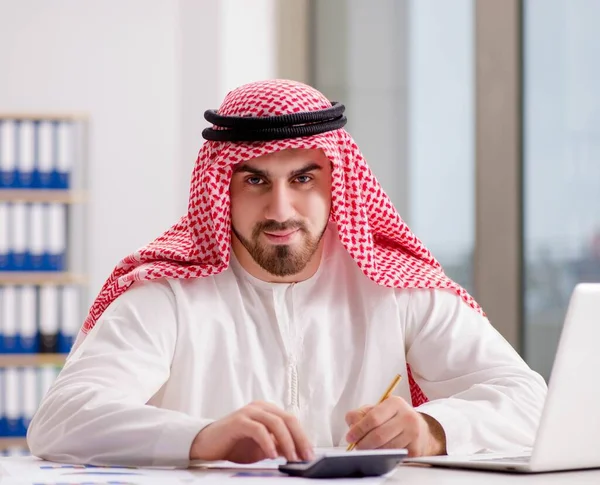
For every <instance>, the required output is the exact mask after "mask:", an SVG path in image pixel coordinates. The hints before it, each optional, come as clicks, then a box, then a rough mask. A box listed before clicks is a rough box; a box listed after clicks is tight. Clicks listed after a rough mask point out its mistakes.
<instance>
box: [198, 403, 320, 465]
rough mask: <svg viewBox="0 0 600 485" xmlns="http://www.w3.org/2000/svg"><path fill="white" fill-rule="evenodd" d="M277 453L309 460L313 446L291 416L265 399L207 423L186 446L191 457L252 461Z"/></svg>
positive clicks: (296, 420)
mask: <svg viewBox="0 0 600 485" xmlns="http://www.w3.org/2000/svg"><path fill="white" fill-rule="evenodd" d="M278 456H284V457H285V458H286V459H287V460H288V461H301V460H311V459H313V458H314V455H313V447H312V445H311V443H310V441H309V440H308V438H307V437H306V435H305V433H304V431H303V430H302V427H301V426H300V423H299V421H298V419H296V417H295V416H293V415H292V414H289V413H286V412H285V411H283V410H281V409H279V408H278V407H277V406H275V405H274V404H271V403H266V402H254V403H251V404H248V405H247V406H244V407H243V408H241V409H239V410H237V411H235V412H234V413H231V414H229V415H228V416H225V417H224V418H222V419H220V420H218V421H215V422H214V423H211V424H209V425H208V426H206V427H205V428H204V429H203V430H202V431H200V432H199V433H198V434H197V435H196V438H194V441H193V443H192V446H191V448H190V459H191V460H209V461H213V460H227V461H232V462H235V463H254V462H256V461H259V460H264V459H266V458H276V457H278Z"/></svg>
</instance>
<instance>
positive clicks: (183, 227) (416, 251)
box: [82, 80, 482, 406]
mask: <svg viewBox="0 0 600 485" xmlns="http://www.w3.org/2000/svg"><path fill="white" fill-rule="evenodd" d="M330 106H331V103H330V102H329V101H328V100H327V99H326V98H325V97H324V96H323V95H322V94H321V93H320V92H318V91H317V90H315V89H313V88H311V87H309V86H306V85H305V84H301V83H298V82H293V81H286V80H270V81H263V82H255V83H251V84H247V85H244V86H241V87H240V88H238V89H235V90H234V91H232V92H230V93H229V94H228V95H227V96H226V98H225V100H224V102H223V104H222V105H221V107H220V108H219V111H218V112H219V114H222V115H230V116H276V115H282V114H290V113H298V112H304V111H314V110H321V109H324V108H327V107H330ZM286 148H311V149H322V150H323V151H324V153H325V154H326V155H327V157H328V158H329V159H330V160H331V162H332V165H333V169H332V186H331V206H332V209H331V216H330V219H331V221H333V222H334V223H335V224H336V225H337V228H338V232H339V237H340V240H341V243H342V244H343V246H344V247H345V248H346V250H347V251H348V252H349V253H350V255H351V256H352V258H353V259H354V261H356V264H357V265H358V267H359V268H360V269H361V270H362V272H363V273H364V274H365V276H366V277H368V278H370V279H371V280H372V281H374V282H376V283H378V284H380V285H384V286H387V287H393V288H447V289H451V290H453V291H455V292H456V293H457V294H458V295H460V296H461V297H462V298H463V299H464V301H465V302H466V303H467V304H468V305H470V306H471V307H472V308H473V309H474V310H476V311H478V312H481V311H482V310H481V308H480V307H479V305H478V304H477V303H476V302H475V301H474V300H473V298H472V297H471V296H470V295H469V294H468V293H467V292H466V291H465V290H464V289H463V288H461V287H460V286H459V285H458V284H456V283H455V282H453V281H452V280H450V279H449V278H448V277H447V276H446V275H445V274H444V272H443V270H442V268H441V266H440V264H439V263H438V262H437V261H436V260H435V258H434V257H433V256H432V255H431V253H430V252H429V251H428V249H427V248H426V247H425V246H424V245H423V244H422V243H421V241H420V240H419V239H418V238H417V237H416V236H415V235H414V234H413V233H412V232H411V230H410V229H409V228H408V227H407V226H406V224H405V223H404V222H403V221H402V219H401V218H400V216H399V214H398V213H397V211H396V210H395V208H394V207H393V206H392V204H391V202H390V200H389V198H388V196H387V195H386V194H385V193H384V191H383V190H382V188H381V186H380V185H379V183H378V182H377V180H376V179H375V177H374V175H373V173H372V172H371V170H370V168H369V167H368V165H367V163H366V161H365V159H364V158H363V156H362V154H361V153H360V150H359V149H358V146H357V145H356V143H355V142H354V140H353V139H352V137H351V136H350V135H349V134H348V132H346V130H344V129H338V130H335V131H331V132H327V133H323V134H319V135H314V136H310V137H303V138H292V139H285V140H278V141H267V142H243V143H232V142H217V141H207V142H205V143H204V145H203V146H202V148H201V149H200V153H199V155H198V159H197V161H196V164H195V167H194V170H193V174H192V180H191V187H190V196H189V204H188V212H187V215H185V216H184V217H182V218H181V219H180V220H179V222H177V224H175V225H174V226H173V227H171V228H170V229H169V230H168V231H167V232H166V233H164V234H163V235H162V236H160V237H159V238H157V239H156V240H154V241H153V242H151V243H150V244H148V245H147V246H145V247H143V248H141V249H139V250H138V251H136V252H135V253H133V254H131V255H129V256H127V257H125V258H124V259H122V260H121V261H120V262H119V263H118V265H117V266H116V268H115V269H114V271H113V273H112V274H111V275H110V277H109V278H108V280H107V281H106V282H105V284H104V286H103V287H102V289H101V291H100V293H99V295H98V296H97V298H96V300H95V302H94V303H93V305H92V307H91V309H90V312H89V315H88V317H87V318H86V320H85V322H84V325H83V327H82V331H83V332H84V333H87V332H89V330H90V329H91V328H92V327H93V326H94V324H95V323H96V321H97V320H98V318H99V317H100V316H101V315H102V313H103V312H104V310H105V309H106V308H107V307H108V305H109V304H110V303H111V302H112V301H113V300H114V299H115V298H117V297H118V296H119V295H120V294H121V293H123V292H124V291H126V290H127V288H128V287H129V286H130V285H131V284H132V283H133V282H134V281H139V280H153V279H156V278H202V277H205V276H211V275H215V274H218V273H220V272H221V271H223V270H224V269H226V268H227V267H228V265H229V252H230V237H231V234H230V212H229V181H230V179H231V175H232V171H233V166H234V165H235V164H237V163H240V162H242V161H244V160H248V159H250V158H254V157H257V156H260V155H264V154H266V153H271V152H274V151H277V150H282V149H286ZM408 377H409V381H410V387H411V394H412V401H413V405H415V406H417V405H419V404H421V403H423V402H426V400H427V398H426V397H425V396H424V394H423V392H422V391H421V389H420V388H419V387H418V386H417V384H416V383H415V381H414V380H413V378H412V374H411V372H410V368H409V369H408Z"/></svg>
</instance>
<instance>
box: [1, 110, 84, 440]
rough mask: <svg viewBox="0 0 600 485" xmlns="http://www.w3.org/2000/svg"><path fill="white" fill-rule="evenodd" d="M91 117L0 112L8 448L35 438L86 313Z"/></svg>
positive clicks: (3, 379)
mask: <svg viewBox="0 0 600 485" xmlns="http://www.w3.org/2000/svg"><path fill="white" fill-rule="evenodd" d="M88 123H89V120H88V117H87V115H86V114H83V113H18V112H13V113H2V112H0V450H2V449H7V448H12V447H25V446H26V443H25V438H24V436H25V432H26V429H27V425H28V422H29V420H30V419H31V417H32V415H33V413H34V412H35V410H36V409H37V406H38V405H39V401H40V400H41V398H42V396H43V395H44V394H45V392H46V391H47V389H48V387H49V386H50V385H51V384H52V382H53V381H54V379H55V378H56V376H57V374H58V372H59V371H60V369H61V367H62V365H63V364H64V361H65V359H66V355H67V353H68V351H69V350H70V347H71V345H72V343H73V339H74V337H75V336H76V333H77V331H78V330H79V326H80V325H81V323H82V322H83V320H84V317H85V306H84V305H85V302H86V300H87V295H86V291H87V280H88V278H87V251H88V250H87V232H88V231H87V219H88V217H87V214H88V210H87V201H88V197H87V192H86V191H87V131H88Z"/></svg>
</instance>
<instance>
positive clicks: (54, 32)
mask: <svg viewBox="0 0 600 485" xmlns="http://www.w3.org/2000/svg"><path fill="white" fill-rule="evenodd" d="M275 1H276V0H244V2H245V5H246V3H247V4H248V5H246V8H245V9H237V10H236V9H235V8H232V3H231V2H230V1H229V2H216V1H213V0H152V1H148V0H95V1H92V0H88V1H85V2H82V1H80V0H54V1H53V2H47V1H45V0H19V1H14V0H0V111H35V112H52V111H60V112H64V111H77V112H81V111H84V112H87V113H88V114H89V116H90V119H91V126H90V128H91V129H90V146H89V164H90V165H89V167H90V169H89V195H90V197H89V207H88V208H89V212H88V213H89V217H90V221H89V227H90V232H89V244H90V247H89V255H90V257H89V262H88V267H89V270H90V297H93V296H95V294H96V292H97V291H98V290H99V288H100V286H101V285H102V283H103V282H104V280H105V278H106V277H107V276H108V274H109V272H110V271H111V270H112V268H113V267H114V266H115V264H116V263H117V262H118V261H119V260H120V259H121V258H122V257H123V256H125V255H126V254H129V253H130V252H131V251H133V250H135V249H137V248H138V247H140V246H142V245H144V244H146V243H147V242H149V241H151V240H152V239H153V238H155V237H156V236H158V235H159V234H161V233H162V232H163V231H164V230H166V229H168V228H169V227H170V226H171V225H172V224H173V223H175V222H176V221H177V219H178V218H179V217H180V216H181V215H182V214H183V213H184V212H185V209H186V207H187V197H188V189H189V179H190V173H191V169H192V167H193V164H194V161H195V159H196V156H197V153H198V150H199V148H200V146H201V144H202V142H203V140H202V137H201V130H202V129H203V128H204V127H205V126H206V122H205V121H204V119H203V113H204V111H205V110H206V109H208V108H215V107H218V104H219V103H220V101H221V96H222V95H223V93H225V92H226V91H227V90H229V89H231V88H233V87H235V85H237V84H238V83H240V84H241V83H242V82H246V81H248V80H253V79H259V78H262V77H271V76H272V75H273V62H272V60H271V59H275V48H276V46H275V45H274V43H271V45H269V44H268V43H267V42H266V39H269V41H270V39H272V35H271V34H269V32H272V31H273V26H272V22H273V21H274V15H273V5H274V2H275ZM248 9H250V10H251V11H252V12H253V15H252V24H250V25H249V24H248V23H246V24H244V20H247V13H248V12H247V11H248ZM230 23H232V25H238V26H244V27H243V28H238V29H237V30H236V29H229V31H228V32H229V37H228V42H227V43H226V44H223V40H222V38H221V37H220V36H221V30H222V29H223V28H224V26H227V25H229V24H230ZM253 43H255V45H253ZM241 44H244V45H245V50H242V49H239V46H240V45H241ZM248 51H251V52H254V53H255V57H256V59H260V62H259V63H258V64H257V65H258V67H257V68H255V69H254V70H252V71H251V72H248V71H247V69H245V67H244V66H246V64H245V63H241V62H240V59H242V57H241V56H244V55H245V53H247V52H248Z"/></svg>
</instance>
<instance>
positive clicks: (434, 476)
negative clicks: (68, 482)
mask: <svg viewBox="0 0 600 485" xmlns="http://www.w3.org/2000/svg"><path fill="white" fill-rule="evenodd" d="M12 459H13V458H2V460H0V485H27V484H31V483H33V482H32V481H31V480H23V479H20V478H19V477H18V476H9V475H7V474H3V470H2V463H1V462H2V461H3V460H12ZM14 459H17V460H18V459H19V457H14ZM188 471H189V472H190V473H192V474H193V475H194V477H195V478H197V480H189V478H188V479H187V480H186V481H185V482H186V483H187V484H188V485H193V484H196V483H198V485H202V482H203V481H204V480H203V478H204V479H205V480H206V481H205V483H211V484H214V483H221V482H222V483H224V484H226V483H227V480H222V481H221V480H220V479H219V477H218V475H221V474H222V475H223V478H225V477H229V476H231V474H232V470H203V469H194V468H190V469H188ZM238 471H240V470H238ZM167 473H171V471H167ZM208 474H210V475H211V478H212V480H210V479H208V476H207V475H208ZM113 480H114V478H113ZM239 480H240V482H239V483H252V484H256V483H261V484H263V483H264V484H268V483H274V481H275V480H274V479H273V478H250V479H248V478H241V479H239ZM297 480H302V481H303V482H305V483H306V485H311V484H314V485H319V484H325V483H329V484H335V482H336V481H335V480H309V479H297ZM132 481H135V479H133V480H132ZM35 482H39V480H35ZM170 482H171V483H173V484H180V483H184V482H183V481H182V480H181V479H176V478H175V477H173V480H172V481H171V480H169V478H168V477H165V476H163V477H162V478H161V479H160V480H157V481H154V484H160V485H169V483H170ZM235 482H236V483H238V481H237V480H235ZM293 482H294V483H298V482H297V481H296V480H293ZM344 482H345V483H346V484H347V483H348V481H344ZM352 482H353V484H355V485H360V484H361V479H352ZM230 483H233V482H230ZM394 484H402V485H500V484H511V485H520V484H526V485H558V484H561V485H563V484H564V485H600V469H599V470H586V471H576V472H560V473H540V474H530V475H523V474H514V473H504V472H487V471H486V472H483V471H470V470H458V469H444V468H432V467H428V466H423V465H401V466H399V467H398V469H397V470H396V471H395V473H394V474H393V476H391V477H390V478H388V479H387V480H386V481H385V484H384V485H394Z"/></svg>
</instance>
